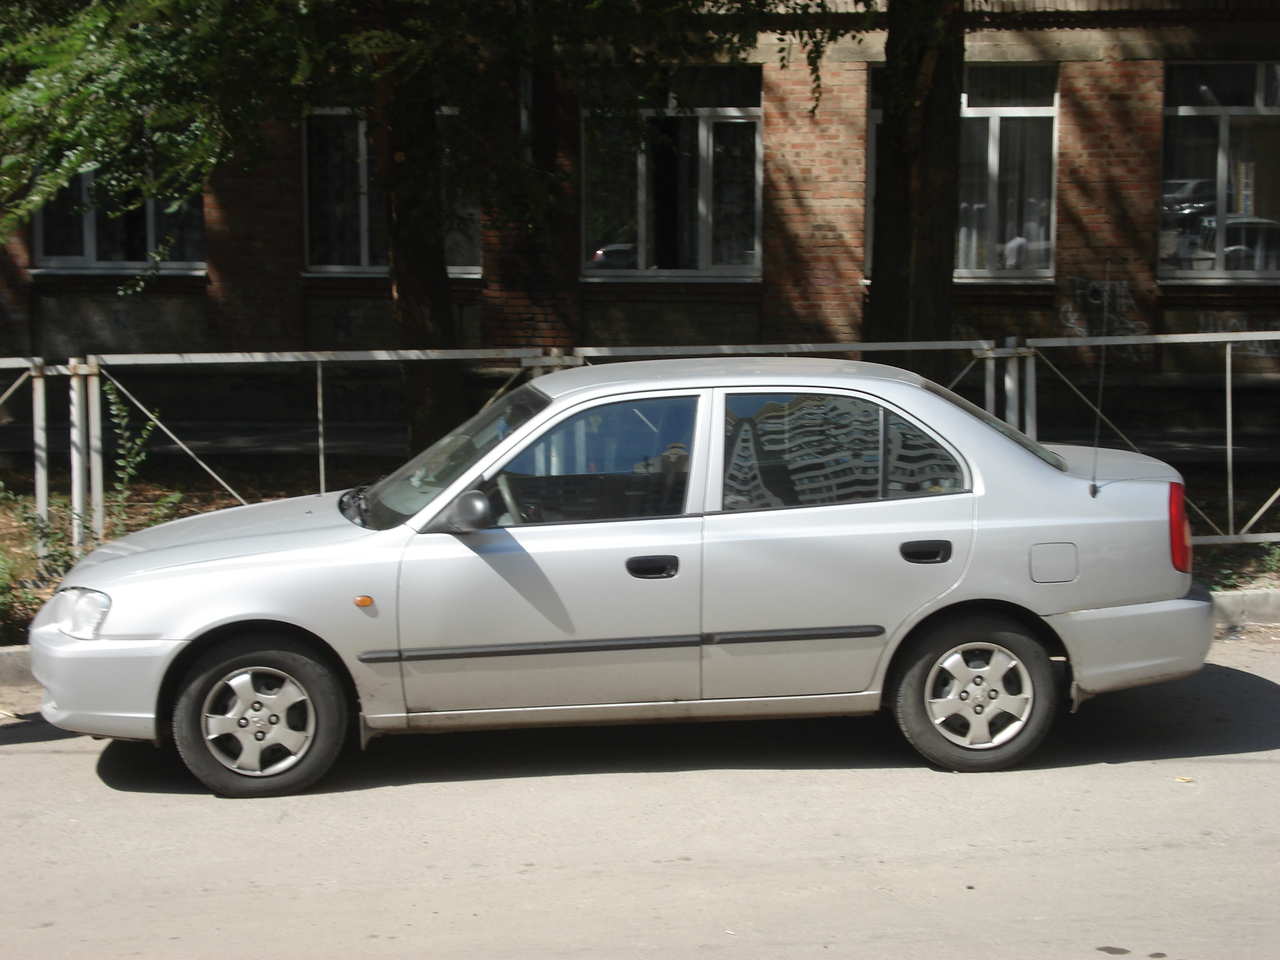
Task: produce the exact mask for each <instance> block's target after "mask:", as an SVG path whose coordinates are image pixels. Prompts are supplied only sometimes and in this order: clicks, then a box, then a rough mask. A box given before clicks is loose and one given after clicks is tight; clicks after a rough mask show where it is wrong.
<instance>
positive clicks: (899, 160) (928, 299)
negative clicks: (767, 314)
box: [863, 0, 964, 377]
mask: <svg viewBox="0 0 1280 960" xmlns="http://www.w3.org/2000/svg"><path fill="white" fill-rule="evenodd" d="M963 15H964V4H963V0H890V2H889V14H888V20H889V34H888V39H887V42H886V51H885V61H886V62H885V67H884V85H883V90H884V115H883V117H884V118H883V120H882V122H881V124H880V131H879V133H878V134H877V139H876V193H875V232H874V235H873V244H872V256H873V263H872V283H871V296H870V300H869V303H868V310H867V317H866V320H865V322H864V324H863V338H864V339H865V340H868V341H874V340H880V341H885V340H888V341H893V340H946V339H950V337H951V328H952V313H951V283H952V273H953V272H954V270H955V245H956V222H957V216H958V214H957V209H958V203H959V197H958V189H959V187H958V183H959V176H958V167H959V158H960V94H961V90H962V87H963V74H964V22H963V19H962V18H963ZM880 356H885V355H883V354H882V355H880ZM892 359H893V360H894V361H896V362H899V363H903V364H904V365H907V366H910V367H911V368H913V369H915V370H919V371H920V372H921V373H924V374H925V375H926V376H935V377H936V376H937V375H938V374H939V372H940V371H941V364H940V361H941V359H942V357H941V354H936V353H925V352H915V353H911V354H906V355H903V356H902V357H900V358H899V357H894V358H892Z"/></svg>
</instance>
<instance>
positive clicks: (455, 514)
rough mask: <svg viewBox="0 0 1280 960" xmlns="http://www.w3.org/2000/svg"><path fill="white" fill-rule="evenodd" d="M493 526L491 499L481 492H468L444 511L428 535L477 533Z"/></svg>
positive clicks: (433, 523) (430, 528)
mask: <svg viewBox="0 0 1280 960" xmlns="http://www.w3.org/2000/svg"><path fill="white" fill-rule="evenodd" d="M492 526H493V510H492V509H491V508H490V506H489V498H488V497H487V496H485V495H484V494H483V493H481V492H480V491H479V490H468V491H467V492H466V493H463V494H460V495H459V496H458V498H457V499H456V500H454V501H453V503H451V504H449V506H447V507H446V508H445V509H444V512H443V513H441V514H440V516H438V517H437V518H436V519H435V520H434V521H432V523H431V526H430V527H428V528H427V532H428V533H454V534H463V533H475V532H476V531H477V530H486V529H488V528H489V527H492Z"/></svg>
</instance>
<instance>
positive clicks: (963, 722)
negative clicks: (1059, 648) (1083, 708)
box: [891, 615, 1062, 773]
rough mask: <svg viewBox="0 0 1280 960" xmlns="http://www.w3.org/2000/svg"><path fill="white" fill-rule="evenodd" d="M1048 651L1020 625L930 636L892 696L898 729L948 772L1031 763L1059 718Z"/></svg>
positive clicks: (959, 626) (995, 620)
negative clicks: (1030, 757)
mask: <svg viewBox="0 0 1280 960" xmlns="http://www.w3.org/2000/svg"><path fill="white" fill-rule="evenodd" d="M1061 699H1062V697H1061V689H1060V685H1059V682H1058V677H1057V675H1056V673H1055V671H1054V669H1053V663H1052V661H1050V659H1049V655H1048V653H1047V651H1046V650H1045V648H1044V646H1043V645H1041V644H1040V643H1039V641H1037V640H1036V639H1035V638H1034V637H1033V636H1032V635H1031V634H1030V633H1029V632H1028V631H1027V629H1026V628H1025V627H1024V626H1022V625H1021V624H1019V623H1018V622H1017V621H1015V620H1011V619H1008V618H1005V617H999V616H991V615H981V616H979V615H972V616H966V617H964V618H963V619H956V620H952V621H948V622H946V623H941V624H938V625H937V626H935V627H932V628H929V629H928V631H927V632H926V633H924V634H922V635H921V636H920V637H919V638H918V640H917V641H915V642H914V643H913V644H912V646H911V648H910V649H909V650H908V651H907V652H906V659H905V660H904V661H903V664H902V670H901V672H900V673H899V675H898V681H897V684H896V688H895V689H894V691H893V694H892V701H891V703H892V708H893V712H894V716H895V718H896V719H897V722H898V727H899V729H901V730H902V733H903V735H904V736H905V737H906V738H907V741H908V742H909V743H910V744H911V745H912V746H913V747H915V749H916V750H917V751H918V752H919V753H920V754H921V755H922V756H923V757H924V758H925V759H927V760H929V761H930V762H932V763H934V764H936V765H937V766H939V767H942V768H944V769H947V770H955V771H957V772H961V773H976V772H980V771H987V770H1003V769H1005V768H1007V767H1011V766H1014V765H1015V764H1018V763H1020V762H1021V761H1023V760H1025V759H1026V758H1027V757H1028V756H1029V755H1030V754H1031V753H1032V752H1033V751H1034V750H1035V749H1036V748H1037V747H1038V746H1039V745H1040V743H1041V741H1042V740H1044V738H1045V735H1046V734H1047V733H1048V732H1049V728H1050V727H1051V726H1052V724H1053V720H1054V718H1055V717H1056V716H1057V714H1058V709H1059V704H1060V703H1061Z"/></svg>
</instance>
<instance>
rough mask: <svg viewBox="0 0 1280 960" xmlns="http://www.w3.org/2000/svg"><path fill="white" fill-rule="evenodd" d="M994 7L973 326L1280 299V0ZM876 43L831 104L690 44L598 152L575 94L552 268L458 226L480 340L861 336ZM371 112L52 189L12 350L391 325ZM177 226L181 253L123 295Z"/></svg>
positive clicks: (986, 45)
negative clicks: (562, 224) (191, 176)
mask: <svg viewBox="0 0 1280 960" xmlns="http://www.w3.org/2000/svg"><path fill="white" fill-rule="evenodd" d="M972 6H973V7H974V9H975V14H974V17H975V19H974V20H973V23H972V29H971V32H970V33H969V34H968V37H967V47H966V57H967V62H968V68H967V75H966V82H965V93H964V97H963V99H962V103H961V105H960V109H961V110H962V114H963V118H964V119H963V136H962V144H961V151H960V152H961V155H960V156H959V157H958V158H957V159H958V162H959V165H960V181H961V188H960V192H961V198H960V202H961V210H960V223H959V229H958V235H957V238H956V240H957V269H956V277H955V296H956V302H957V304H958V312H957V317H958V325H959V329H958V330H957V334H958V335H962V336H964V335H972V334H981V335H984V336H1006V335H1015V334H1017V335H1055V334H1069V333H1089V334H1099V333H1101V332H1103V331H1102V328H1101V324H1102V316H1103V313H1102V309H1101V307H1100V304H1101V303H1103V302H1104V301H1105V303H1106V304H1107V305H1108V306H1107V309H1108V311H1109V316H1110V319H1109V320H1108V323H1107V327H1108V329H1107V331H1106V332H1108V333H1124V332H1153V333H1156V332H1188V331H1190V332H1194V331H1200V330H1220V329H1237V328H1239V329H1244V328H1257V329H1262V328H1271V327H1275V326H1276V325H1277V324H1276V320H1277V318H1278V317H1280V160H1277V159H1276V158H1277V157H1278V156H1280V149H1277V148H1280V3H1278V2H1276V0H986V2H982V3H979V2H977V0H973V2H972ZM977 11H981V13H978V12H977ZM883 43H884V36H883V34H882V33H876V32H872V33H869V34H867V35H864V36H863V37H861V38H858V39H856V40H848V41H842V42H841V43H839V44H838V45H836V46H835V47H834V48H833V49H832V50H831V51H830V53H829V55H828V57H827V59H826V61H825V63H824V67H823V86H824V95H823V100H822V104H821V107H820V109H819V110H818V111H817V113H816V114H813V113H811V111H810V107H811V101H810V90H809V79H808V76H807V74H806V72H805V70H804V69H803V66H793V67H791V68H790V69H788V70H782V69H780V68H779V67H778V65H777V63H776V51H775V46H774V44H773V43H772V42H768V43H762V44H761V47H760V50H759V57H758V60H759V62H758V63H755V64H748V65H736V66H723V67H707V68H703V69H701V70H699V71H694V72H692V74H691V76H690V79H689V81H688V83H687V84H685V88H684V89H682V90H681V91H678V95H677V96H675V97H674V99H673V102H674V101H678V102H679V104H680V106H681V108H682V109H680V110H677V111H670V112H663V111H655V112H654V113H653V114H652V115H651V116H649V117H648V118H647V120H646V122H647V123H648V124H650V125H651V127H652V128H653V130H654V131H655V133H657V134H660V136H657V137H655V138H654V139H653V141H652V143H653V144H654V146H652V147H651V148H650V149H649V150H647V151H642V153H641V155H639V156H636V157H633V158H631V157H628V158H623V159H621V160H619V159H617V158H616V157H615V158H609V157H607V155H606V154H604V153H597V152H596V148H595V147H593V146H592V143H591V140H592V138H591V137H583V138H580V137H579V133H578V131H579V125H578V122H577V119H578V118H576V117H574V116H568V117H567V119H566V116H565V115H566V114H572V112H573V111H566V110H564V109H563V108H562V107H563V105H560V107H561V108H560V109H548V110H542V111H539V112H537V113H536V114H535V116H534V122H535V123H537V122H548V123H559V124H560V129H559V131H558V133H557V136H558V138H559V142H561V144H562V145H563V146H564V149H565V152H566V153H567V155H569V156H570V157H572V160H573V162H577V163H580V164H582V165H583V170H584V177H583V180H582V188H581V191H580V201H581V216H580V224H579V226H578V228H577V235H576V238H575V242H574V243H572V244H567V245H566V246H565V249H564V251H563V255H562V256H561V257H560V262H559V263H557V264H555V265H554V266H553V268H552V269H550V270H545V269H543V270H537V269H531V268H530V267H529V265H528V263H527V261H525V260H523V259H522V258H519V257H512V256H510V255H509V251H508V250H507V249H506V245H505V244H504V241H503V238H502V237H500V236H497V235H494V234H493V233H491V232H485V231H483V230H480V229H478V228H477V229H476V230H460V231H459V232H458V234H457V235H456V236H455V237H454V238H452V242H451V252H450V260H451V262H452V264H453V266H452V267H451V275H452V283H453V287H454V291H455V295H456V303H457V305H458V324H459V332H460V337H459V339H460V342H461V344H462V345H493V346H507V345H510V346H523V345H531V344H532V345H559V346H574V345H599V344H606V345H607V344H624V343H625V344H662V343H725V342H768V341H774V342H784V341H816V340H846V339H856V338H857V337H858V335H859V329H860V322H861V314H862V309H863V303H864V298H865V294H866V289H867V288H866V282H867V278H868V276H869V274H870V269H869V262H870V257H871V256H872V251H871V250H870V249H869V238H870V236H871V229H870V224H871V218H872V216H873V215H874V211H873V209H872V203H871V200H872V197H873V195H874V184H873V183H872V171H873V170H874V151H875V124H876V120H877V115H878V103H877V93H876V88H877V83H876V65H877V62H878V61H880V60H882V59H883ZM557 118H558V119H557ZM363 133H364V132H363V130H362V129H361V121H360V120H359V119H358V118H357V117H356V116H355V115H354V114H351V113H346V112H343V111H338V110H333V111H318V112H315V113H313V114H311V115H309V116H307V117H304V118H298V119H297V120H296V122H293V123H290V124H283V125H282V126H281V127H280V128H279V129H277V130H275V131H273V132H272V135H271V137H270V156H269V157H268V158H266V160H265V161H264V162H263V163H262V164H261V166H260V167H259V168H258V169H255V170H251V171H239V170H237V171H226V172H224V173H223V174H222V175H220V176H218V177H217V178H216V179H215V181H214V183H213V184H211V186H210V189H209V190H208V192H207V193H206V195H205V196H204V198H203V206H202V208H201V207H200V206H198V205H196V206H192V207H191V208H189V209H187V210H183V211H176V212H174V211H169V210H166V209H164V208H162V206H161V205H159V204H156V205H153V206H150V207H148V208H147V209H145V210H142V211H138V212H136V213H135V214H132V215H130V216H127V217H124V218H106V217H103V216H99V215H97V214H95V213H94V212H93V211H89V212H79V211H76V210H74V209H72V207H71V206H70V205H69V204H57V203H55V204H51V205H50V206H49V207H46V209H45V210H44V211H43V213H42V214H41V215H40V216H39V217H37V218H36V222H34V223H33V224H32V225H31V227H30V229H28V230H27V231H25V232H24V233H23V234H22V235H21V236H18V237H15V238H12V239H11V240H10V241H9V242H8V243H7V244H6V246H5V247H4V249H3V253H2V255H0V355H23V354H38V355H43V356H46V357H49V358H58V357H63V356H67V355H73V354H84V353H92V352H131V351H142V350H146V351H171V350H183V351H193V350H228V349H231V350H244V349H282V348H311V349H329V348H336V349H359V348H372V347H385V346H392V345H394V340H395V335H394V331H393V328H392V324H391V317H390V310H389V288H388V281H387V277H386V268H385V254H384V253H383V249H382V246H383V245H382V241H381V238H382V236H383V234H382V233H381V231H382V230H383V229H384V224H383V223H382V219H383V218H382V214H381V201H380V198H379V195H378V190H377V184H376V180H375V178H373V177H372V176H371V170H370V164H369V159H368V156H367V150H366V148H365V147H364V143H365V138H364V136H363ZM75 189H83V186H82V185H77V186H76V187H75ZM165 234H169V235H172V236H173V237H174V242H173V243H172V244H171V245H170V246H169V248H168V250H167V251H165V253H164V257H165V260H164V262H163V264H162V266H161V268H160V274H159V276H158V277H156V278H155V279H153V280H151V281H150V282H149V283H148V284H147V285H146V286H145V288H144V289H143V291H142V292H141V293H137V294H134V295H128V296H125V295H121V292H120V291H121V287H122V284H123V283H124V282H125V281H127V279H128V277H129V276H130V275H132V274H136V273H137V271H138V269H139V267H140V265H141V262H142V261H144V260H145V258H146V256H147V253H148V251H149V250H150V249H153V248H154V245H155V243H156V238H157V237H158V236H162V235H165Z"/></svg>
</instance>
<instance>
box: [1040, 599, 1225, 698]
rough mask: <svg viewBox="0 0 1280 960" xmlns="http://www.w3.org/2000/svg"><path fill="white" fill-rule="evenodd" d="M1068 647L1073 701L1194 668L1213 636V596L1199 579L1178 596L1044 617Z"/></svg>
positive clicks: (1189, 670) (1200, 665)
mask: <svg viewBox="0 0 1280 960" xmlns="http://www.w3.org/2000/svg"><path fill="white" fill-rule="evenodd" d="M1046 621H1047V622H1048V624H1049V625H1050V626H1051V627H1053V628H1054V630H1056V631H1057V633H1058V636H1059V637H1061V638H1062V643H1063V645H1064V646H1065V647H1066V648H1067V655H1068V657H1069V658H1070V660H1071V671H1072V675H1073V677H1074V680H1075V688H1076V689H1075V691H1074V693H1075V695H1076V698H1077V700H1079V699H1083V698H1084V697H1088V696H1092V695H1093V694H1096V693H1105V692H1106V691H1108V690H1123V689H1125V688H1126V687H1139V686H1142V685H1144V684H1148V683H1158V682H1160V681H1161V680H1172V679H1174V678H1176V677H1184V676H1186V675H1188V674H1191V673H1195V672H1196V671H1197V670H1199V669H1200V668H1201V667H1202V666H1203V665H1204V658H1205V656H1206V655H1207V654H1208V652H1209V644H1210V643H1211V642H1212V641H1213V598H1212V597H1211V596H1210V594H1209V591H1208V590H1206V589H1205V588H1204V587H1202V586H1200V585H1199V584H1197V585H1195V586H1193V587H1192V589H1191V591H1190V592H1189V593H1188V594H1187V595H1186V596H1185V597H1182V598H1181V599H1179V600H1161V601H1158V602H1155V603H1136V604H1130V605H1127V606H1123V607H1106V608H1103V609H1100V610H1076V611H1073V612H1072V613H1064V614H1059V615H1057V616H1052V617H1047V618H1046Z"/></svg>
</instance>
